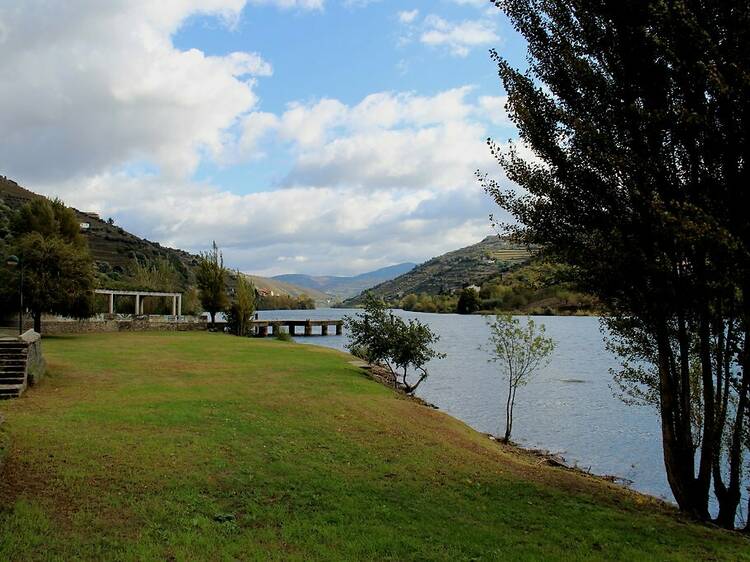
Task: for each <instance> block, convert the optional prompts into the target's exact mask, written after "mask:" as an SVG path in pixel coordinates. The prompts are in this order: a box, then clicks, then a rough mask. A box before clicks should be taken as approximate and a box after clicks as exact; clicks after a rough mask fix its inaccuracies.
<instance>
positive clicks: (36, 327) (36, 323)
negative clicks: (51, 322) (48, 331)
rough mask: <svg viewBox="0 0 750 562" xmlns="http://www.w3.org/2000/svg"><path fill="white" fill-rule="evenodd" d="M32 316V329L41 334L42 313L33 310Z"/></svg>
mask: <svg viewBox="0 0 750 562" xmlns="http://www.w3.org/2000/svg"><path fill="white" fill-rule="evenodd" d="M33 316H34V331H35V332H36V333H37V334H41V333H42V313H41V311H37V310H35V311H34V312H33Z"/></svg>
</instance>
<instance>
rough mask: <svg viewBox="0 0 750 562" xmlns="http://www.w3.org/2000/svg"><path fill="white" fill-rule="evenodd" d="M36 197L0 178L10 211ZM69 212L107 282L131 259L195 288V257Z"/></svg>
mask: <svg viewBox="0 0 750 562" xmlns="http://www.w3.org/2000/svg"><path fill="white" fill-rule="evenodd" d="M38 197H43V196H42V195H39V194H37V193H34V192H33V191H29V190H28V189H25V188H23V187H21V186H20V185H18V184H17V183H16V182H14V181H13V180H10V179H8V178H6V177H4V176H0V199H2V200H3V201H4V202H5V204H6V205H8V206H9V207H10V208H11V209H17V208H19V207H21V206H23V205H24V204H26V203H27V202H28V201H30V200H32V199H34V198H38ZM73 211H74V212H75V213H76V216H77V217H78V220H79V221H80V222H81V224H85V225H87V226H86V227H85V230H83V234H84V236H85V237H86V239H87V240H88V244H89V249H90V251H91V256H92V257H93V258H94V261H95V262H96V266H97V269H98V270H99V272H101V273H102V274H103V275H108V276H110V277H111V279H110V280H114V279H116V278H117V276H119V275H121V274H122V273H124V272H125V271H127V269H128V268H129V267H131V266H132V265H133V261H134V260H135V259H138V260H140V261H141V262H144V263H153V262H155V261H156V260H158V259H166V260H168V261H169V262H170V263H171V264H172V265H173V266H174V267H175V269H177V271H178V272H179V273H180V277H181V279H182V285H183V289H187V288H188V287H189V286H190V285H194V284H195V275H194V273H193V270H194V268H195V266H196V265H197V264H198V256H196V255H194V254H190V253H188V252H185V251H183V250H178V249H174V248H167V247H164V246H162V245H161V244H159V243H157V242H151V241H150V240H145V239H143V238H139V237H138V236H136V235H134V234H131V233H130V232H128V231H126V230H125V229H123V228H121V227H119V226H116V225H114V224H110V223H109V222H107V221H106V220H102V219H101V218H100V217H99V216H98V215H96V214H94V213H86V212H83V211H79V210H78V209H73ZM249 277H250V278H251V280H252V281H253V283H254V284H255V286H256V287H257V288H259V289H267V290H270V291H273V292H274V293H275V294H278V295H289V296H293V297H298V296H300V295H302V294H306V295H307V296H309V297H311V298H312V299H314V300H315V301H317V302H320V303H326V302H328V301H329V300H330V297H329V296H328V295H326V294H325V293H323V292H322V291H316V290H313V289H310V288H308V287H298V286H295V285H293V284H289V283H279V282H278V281H274V280H272V279H266V278H265V277H257V276H249ZM103 282H106V279H103ZM230 284H231V282H230Z"/></svg>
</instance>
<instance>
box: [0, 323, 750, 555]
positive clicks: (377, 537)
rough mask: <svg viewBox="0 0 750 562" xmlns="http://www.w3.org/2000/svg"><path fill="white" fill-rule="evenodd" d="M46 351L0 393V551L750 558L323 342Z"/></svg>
mask: <svg viewBox="0 0 750 562" xmlns="http://www.w3.org/2000/svg"><path fill="white" fill-rule="evenodd" d="M44 350H45V354H46V357H47V360H48V364H49V376H48V377H47V378H45V379H44V380H43V381H42V383H41V384H39V385H38V386H37V387H35V388H32V389H31V390H29V391H28V392H27V393H26V394H25V395H24V396H23V397H22V398H21V399H19V400H15V401H8V402H2V403H0V412H2V413H3V414H4V416H5V418H6V423H5V424H4V425H3V427H4V431H5V432H6V433H7V434H8V437H9V438H10V440H11V446H10V448H9V450H8V451H7V455H6V459H5V463H4V466H3V468H2V471H1V472H0V560H12V561H19V560H73V559H89V560H110V559H117V560H235V559H242V560H245V559H249V560H268V559H275V560H311V559H324V560H451V561H453V560H540V559H551V560H589V559H592V560H740V559H742V560H744V559H748V560H750V541H748V540H746V539H744V538H742V537H740V536H737V535H734V534H731V533H726V532H722V531H717V530H713V529H709V528H707V527H702V526H698V525H694V524H691V523H688V522H686V521H684V520H681V519H680V518H678V517H677V516H676V515H675V514H674V513H673V512H672V511H671V510H670V509H667V508H664V507H660V506H659V505H658V504H657V503H656V502H652V501H650V500H647V499H644V498H643V497H641V496H638V495H636V494H632V493H629V492H626V491H621V490H619V489H618V488H616V487H614V486H612V485H610V484H607V483H605V482H601V481H599V480H596V479H593V478H587V477H585V476H581V475H579V474H576V473H572V472H570V471H565V470H562V469H558V468H551V467H547V466H541V465H540V464H539V462H538V459H534V458H532V457H530V456H527V455H525V454H522V453H519V452H518V451H516V450H514V449H512V448H501V447H500V446H499V445H497V444H495V443H493V442H492V441H490V440H488V439H487V438H486V437H484V436H482V435H480V434H479V433H477V432H475V431H473V430H472V429H470V428H469V427H467V426H466V425H464V424H463V423H461V422H459V421H456V420H454V419H452V418H450V417H449V416H447V415H445V414H443V413H441V412H437V411H434V410H431V409H429V408H427V407H423V406H420V405H418V404H416V403H414V402H413V401H410V400H407V399H404V398H402V397H400V396H398V395H396V394H394V393H393V392H392V391H391V390H389V389H387V388H384V387H382V386H380V385H379V384H376V383H374V382H372V381H370V380H368V379H367V378H365V377H364V376H363V375H362V374H361V372H360V371H359V370H358V369H356V368H355V367H352V366H351V365H349V364H348V363H347V361H348V358H347V356H345V355H343V354H341V353H338V352H335V351H331V350H325V349H322V348H315V347H310V346H303V345H296V344H288V343H282V342H277V341H270V340H250V339H239V338H233V337H229V336H224V335H218V334H207V333H200V334H107V335H87V336H75V337H74V336H71V337H61V338H48V339H45V340H44ZM428 384H429V383H428ZM613 446H616V444H613Z"/></svg>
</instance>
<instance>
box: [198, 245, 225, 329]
mask: <svg viewBox="0 0 750 562" xmlns="http://www.w3.org/2000/svg"><path fill="white" fill-rule="evenodd" d="M227 274H228V272H227V268H226V267H224V256H223V255H222V253H221V251H219V247H218V246H217V245H216V242H213V243H212V245H211V249H210V250H209V251H207V252H201V254H200V257H199V259H198V267H197V269H196V272H195V279H196V282H197V284H198V290H199V291H200V299H201V305H202V306H203V309H204V310H205V311H206V312H208V313H209V314H210V315H211V325H212V326H213V325H215V324H216V313H217V312H221V311H223V310H225V309H226V308H227V306H228V305H229V298H228V297H227Z"/></svg>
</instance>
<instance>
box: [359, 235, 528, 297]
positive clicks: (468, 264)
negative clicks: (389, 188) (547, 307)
mask: <svg viewBox="0 0 750 562" xmlns="http://www.w3.org/2000/svg"><path fill="white" fill-rule="evenodd" d="M530 257H531V254H530V253H529V250H528V249H527V248H526V247H524V246H519V245H518V244H514V243H512V242H510V241H509V240H507V239H505V238H500V237H498V236H488V237H487V238H485V239H484V240H482V241H481V242H479V243H477V244H473V245H471V246H467V247H466V248H461V249H460V250H454V251H452V252H448V253H447V254H443V255H442V256H438V257H436V258H432V259H431V260H429V261H426V262H425V263H423V264H422V265H418V266H417V267H415V268H414V269H412V270H411V271H409V272H407V273H405V274H404V275H401V276H399V277H396V278H395V279H393V280H391V281H386V282H385V283H381V284H379V285H376V286H375V287H373V288H372V289H370V291H372V292H373V293H375V294H376V295H378V296H381V297H383V298H384V299H385V300H387V301H398V300H399V299H401V298H403V297H404V296H405V295H408V294H427V295H440V294H446V293H451V292H453V291H455V290H457V289H461V288H462V287H465V286H466V285H477V286H480V285H482V283H484V282H485V281H487V280H488V279H491V278H493V277H496V276H498V275H500V274H501V273H503V272H505V271H508V270H509V269H510V268H511V267H512V266H513V265H515V264H519V263H523V262H526V261H528V260H529V258H530ZM360 301H361V295H360V296H357V297H355V298H353V299H350V300H348V301H346V303H345V304H348V305H357V304H359V303H360Z"/></svg>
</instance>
